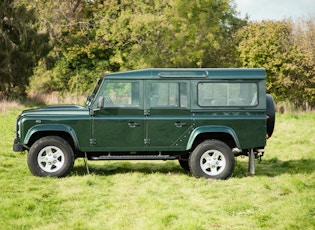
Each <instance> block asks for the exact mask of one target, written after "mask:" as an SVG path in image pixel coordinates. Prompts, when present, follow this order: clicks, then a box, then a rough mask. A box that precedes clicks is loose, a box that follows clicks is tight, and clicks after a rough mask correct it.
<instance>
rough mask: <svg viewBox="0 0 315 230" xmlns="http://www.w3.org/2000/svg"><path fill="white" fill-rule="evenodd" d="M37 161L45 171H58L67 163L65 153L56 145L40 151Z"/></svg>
mask: <svg viewBox="0 0 315 230" xmlns="http://www.w3.org/2000/svg"><path fill="white" fill-rule="evenodd" d="M37 163H38V165H39V167H40V168H41V169H42V170H44V171H45V172H48V173H52V172H56V171H58V170H60V169H61V168H62V167H63V165H64V163H65V155H64V153H63V152H62V150H61V149H60V148H58V147H56V146H47V147H45V148H43V149H42V150H41V151H40V152H39V154H38V156H37Z"/></svg>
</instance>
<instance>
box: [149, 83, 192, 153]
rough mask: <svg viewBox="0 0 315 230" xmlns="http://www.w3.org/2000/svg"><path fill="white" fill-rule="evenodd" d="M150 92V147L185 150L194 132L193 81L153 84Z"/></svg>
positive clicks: (150, 84)
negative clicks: (191, 86) (192, 122)
mask: <svg viewBox="0 0 315 230" xmlns="http://www.w3.org/2000/svg"><path fill="white" fill-rule="evenodd" d="M146 90H147V92H146V95H147V97H146V99H147V100H146V112H145V115H146V137H145V144H146V146H147V147H148V148H150V149H151V150H158V151H163V150H164V148H165V149H167V150H169V149H170V147H172V150H173V149H174V150H184V149H185V148H186V143H187V139H188V138H189V135H188V134H189V132H190V131H191V111H190V86H189V81H185V80H161V79H159V80H151V81H148V82H147V86H146Z"/></svg>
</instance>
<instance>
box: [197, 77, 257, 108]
mask: <svg viewBox="0 0 315 230" xmlns="http://www.w3.org/2000/svg"><path fill="white" fill-rule="evenodd" d="M257 95H258V88H257V84H256V83H223V82H222V83H220V82H215V83H214V82H200V83H199V84H198V105H199V106H202V107H209V106H214V107H220V106H223V107H227V106H231V107H233V106H238V107H239V106H256V105H257V103H258V100H257Z"/></svg>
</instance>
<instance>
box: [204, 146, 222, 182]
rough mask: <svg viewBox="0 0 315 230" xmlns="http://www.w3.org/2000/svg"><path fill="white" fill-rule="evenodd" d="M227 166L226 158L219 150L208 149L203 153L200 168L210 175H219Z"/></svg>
mask: <svg viewBox="0 0 315 230" xmlns="http://www.w3.org/2000/svg"><path fill="white" fill-rule="evenodd" d="M225 167H226V159H225V157H224V155H223V154H222V153H221V152H220V151H218V150H215V149H214V150H208V151H206V152H204V153H203V154H202V155H201V158H200V168H201V169H202V171H203V172H204V173H205V174H207V175H209V176H216V175H219V174H220V173H221V172H222V171H223V170H224V169H225Z"/></svg>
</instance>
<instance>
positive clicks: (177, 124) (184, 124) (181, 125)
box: [174, 121, 187, 128]
mask: <svg viewBox="0 0 315 230" xmlns="http://www.w3.org/2000/svg"><path fill="white" fill-rule="evenodd" d="M174 125H175V126H176V128H181V127H183V126H186V125H187V124H186V123H185V122H180V121H178V122H175V123H174Z"/></svg>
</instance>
